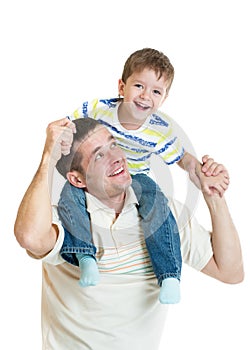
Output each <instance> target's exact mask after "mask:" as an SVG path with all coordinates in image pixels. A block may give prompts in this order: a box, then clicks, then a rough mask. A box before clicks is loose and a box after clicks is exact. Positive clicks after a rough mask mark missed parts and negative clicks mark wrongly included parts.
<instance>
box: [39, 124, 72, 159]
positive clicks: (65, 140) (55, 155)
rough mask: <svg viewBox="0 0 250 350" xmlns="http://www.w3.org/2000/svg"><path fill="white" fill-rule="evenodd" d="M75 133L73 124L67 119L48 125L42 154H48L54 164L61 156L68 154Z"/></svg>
mask: <svg viewBox="0 0 250 350" xmlns="http://www.w3.org/2000/svg"><path fill="white" fill-rule="evenodd" d="M75 132H76V128H75V124H74V123H72V122H71V121H70V120H69V119H68V118H63V119H59V120H56V121H54V122H52V123H50V124H49V125H48V126H47V129H46V134H47V138H46V142H45V146H44V154H49V156H50V157H51V159H53V160H54V161H55V162H57V161H58V160H59V159H60V158H61V156H62V154H63V155H67V154H69V152H70V148H71V145H72V141H73V134H74V133H75Z"/></svg>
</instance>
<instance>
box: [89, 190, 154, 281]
mask: <svg viewBox="0 0 250 350" xmlns="http://www.w3.org/2000/svg"><path fill="white" fill-rule="evenodd" d="M86 200H87V210H88V212H89V213H90V216H91V229H92V237H93V241H94V244H95V246H96V248H97V254H96V258H97V263H98V268H99V271H100V272H101V273H108V274H129V275H130V274H140V275H145V274H148V275H152V274H153V269H152V265H151V262H150V258H149V255H148V251H147V248H146V244H145V240H144V234H143V231H142V228H141V224H140V221H141V218H140V216H139V214H138V210H137V207H136V204H137V199H136V196H135V194H134V191H133V190H132V188H131V187H129V189H128V190H127V192H126V199H125V204H124V208H123V210H122V212H121V213H120V214H119V216H118V217H117V218H116V213H115V211H114V210H113V209H111V208H107V207H106V206H105V205H104V204H103V203H102V202H100V201H99V200H98V199H97V198H95V197H94V196H92V195H91V194H89V193H87V192H86ZM96 223H98V224H96Z"/></svg>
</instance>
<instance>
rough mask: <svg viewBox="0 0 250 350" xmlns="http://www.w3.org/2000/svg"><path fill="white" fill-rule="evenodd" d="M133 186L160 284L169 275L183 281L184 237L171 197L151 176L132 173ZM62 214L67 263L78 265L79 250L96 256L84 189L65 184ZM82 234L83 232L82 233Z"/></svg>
mask: <svg viewBox="0 0 250 350" xmlns="http://www.w3.org/2000/svg"><path fill="white" fill-rule="evenodd" d="M132 180H133V181H132V187H133V190H134V192H135V194H136V197H137V200H138V203H139V206H138V211H139V214H140V216H141V218H142V220H141V225H142V229H143V232H144V237H145V242H146V246H147V250H148V253H149V256H150V259H151V263H152V267H153V270H154V273H155V275H156V277H157V280H158V284H159V285H160V286H161V283H162V281H163V280H164V279H165V278H168V277H173V278H177V279H178V280H180V277H181V267H182V258H181V250H180V237H179V232H178V227H177V224H176V221H175V218H174V216H173V214H172V212H171V210H170V209H169V206H168V200H167V198H166V197H165V195H164V194H163V192H162V191H161V190H160V188H159V186H158V185H157V184H156V183H155V182H154V181H153V180H152V179H151V178H150V177H148V176H147V175H145V174H137V175H134V176H132ZM58 215H59V218H60V220H61V222H62V225H63V227H64V231H65V238H64V242H63V246H62V248H61V251H60V254H61V256H62V257H63V258H64V260H66V261H67V262H69V263H71V264H73V265H76V266H78V265H79V263H78V260H77V258H76V253H82V254H88V255H92V256H93V257H95V254H96V247H95V246H94V244H93V241H92V235H91V229H90V217H89V213H88V212H87V210H86V198H85V192H84V190H83V189H79V188H76V187H74V186H72V185H71V184H70V183H69V182H68V181H67V182H66V183H65V185H64V187H63V190H62V192H61V196H60V199H59V203H58ZM79 233H80V234H79Z"/></svg>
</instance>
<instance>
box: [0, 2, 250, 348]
mask: <svg viewBox="0 0 250 350" xmlns="http://www.w3.org/2000/svg"><path fill="white" fill-rule="evenodd" d="M0 30H1V56H0V77H1V78H0V86H1V102H0V108H1V120H2V121H1V125H2V126H1V135H2V137H1V138H0V143H1V144H0V146H1V156H2V157H1V181H0V186H1V188H0V190H1V211H0V213H1V222H2V230H1V244H2V252H1V257H2V259H1V261H2V263H1V274H0V276H1V299H0V309H1V313H0V319H1V321H2V323H1V324H2V327H3V328H2V332H1V343H2V344H6V345H5V347H6V348H7V349H14V348H17V347H18V348H19V349H25V350H34V349H41V339H40V296H41V263H40V262H38V261H33V260H32V259H30V258H29V257H28V256H27V255H26V253H25V251H24V250H23V249H21V248H20V247H19V245H18V244H17V242H16V240H15V238H14V234H13V225H14V221H15V216H16V212H17V208H18V205H19V203H20V201H21V198H22V196H23V194H24V191H25V190H26V188H27V186H28V184H29V183H30V181H31V179H32V177H33V175H34V172H35V170H36V168H37V166H38V164H39V161H40V157H41V151H42V148H43V142H44V139H45V129H46V126H47V124H48V123H49V122H50V121H52V120H56V119H59V118H61V117H64V116H65V115H67V114H69V113H71V112H72V111H73V110H74V109H75V108H76V107H78V106H79V105H80V104H81V102H82V101H83V100H86V99H89V98H95V97H112V96H116V95H117V81H118V78H120V76H121V72H122V68H123V64H124V62H125V59H126V58H127V57H128V56H129V55H130V54H131V53H132V52H133V51H135V50H137V49H141V48H143V47H153V48H156V49H158V50H161V51H163V52H164V53H165V54H166V55H167V56H169V58H170V60H171V62H172V63H173V65H174V67H175V71H176V75H175V79H174V83H173V85H172V88H171V91H170V95H169V97H168V99H167V100H166V102H165V104H164V106H163V107H162V110H163V111H165V112H166V113H167V114H169V115H170V116H171V117H172V118H174V119H175V120H176V121H177V122H178V124H180V125H181V127H182V128H183V130H184V131H185V133H186V134H187V135H188V138H189V139H190V140H191V141H192V144H193V146H194V149H195V152H196V154H197V157H198V158H199V159H200V158H201V156H202V155H203V154H206V153H208V154H210V155H212V156H213V157H214V158H215V159H216V160H217V161H218V162H222V163H224V164H225V165H226V167H227V168H228V170H229V173H230V177H231V185H230V188H229V190H228V191H227V193H226V198H227V200H228V205H229V207H230V210H231V213H232V216H233V219H234V222H235V224H236V226H237V228H238V231H239V235H240V239H241V243H242V248H243V254H244V261H245V271H246V277H245V281H244V282H243V283H242V284H240V285H234V286H230V285H225V284H223V283H220V282H218V281H215V280H213V279H211V278H209V277H207V276H204V275H202V274H201V273H198V272H195V271H193V270H192V269H190V268H188V267H186V266H185V267H184V269H183V274H182V275H183V277H182V283H181V287H182V300H181V303H180V304H178V305H175V306H171V307H170V309H169V314H168V317H167V321H166V326H165V331H164V334H163V337H162V342H161V347H160V350H163V349H177V350H179V349H182V348H184V347H186V348H191V347H192V349H193V350H198V349H201V348H202V349H203V350H207V349H211V348H212V349H215V350H217V349H222V348H223V349H228V350H231V349H235V348H237V349H241V350H249V346H250V342H249V336H248V333H247V332H249V312H250V303H249V286H250V283H249V272H250V268H249V266H250V258H249V256H250V254H249V249H250V238H249V236H250V234H249V223H248V218H249V195H250V191H249V161H248V153H249V152H248V141H249V132H248V128H249V127H248V119H249V117H250V107H249V81H250V69H249V61H250V53H249V33H250V24H249V6H248V1H247V0H246V1H244V0H237V1H232V0H210V1H202V0H190V1H185V0H179V1H178V0H177V1H174V0H173V1H168V0H165V1H164V0H162V1H161V0H155V1H148V0H144V1H142V0H138V1H131V0H127V1H124V2H119V1H117V2H114V1H111V0H108V1H101V0H99V1H98V0H91V1H83V0H71V1H65V0H60V1H59V0H50V1H48V0H43V1H37V0H32V1H31V0H23V1H18V0H9V1H5V2H1V5H0ZM155 164H156V165H155V166H156V171H157V172H158V173H161V174H162V175H161V179H160V182H161V184H162V185H163V186H166V179H167V181H169V179H170V180H171V186H173V188H172V190H171V191H172V193H173V194H174V196H175V197H177V199H180V200H184V201H185V188H186V184H185V181H187V180H186V177H185V174H184V173H183V172H182V171H181V170H179V169H177V167H175V166H173V167H172V169H171V170H170V171H171V174H169V170H167V168H166V167H164V168H161V167H162V164H160V163H159V162H157V161H156V163H155ZM158 167H159V168H158ZM165 171H166V179H165V178H164V172H165ZM167 171H168V172H167ZM195 215H196V216H197V218H198V219H199V221H200V222H201V223H202V224H203V226H205V227H208V228H210V222H209V218H208V213H207V211H206V208H205V205H204V202H203V200H202V198H200V199H199V203H198V208H197V210H196V212H195ZM225 234H226V233H225ZM98 350H99V349H98ZM152 350H155V349H152Z"/></svg>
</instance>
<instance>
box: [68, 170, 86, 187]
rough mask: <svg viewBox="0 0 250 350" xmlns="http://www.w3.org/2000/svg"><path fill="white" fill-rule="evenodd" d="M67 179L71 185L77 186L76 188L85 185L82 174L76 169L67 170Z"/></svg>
mask: <svg viewBox="0 0 250 350" xmlns="http://www.w3.org/2000/svg"><path fill="white" fill-rule="evenodd" d="M67 179H68V181H69V182H70V183H71V185H73V186H75V187H78V188H84V187H86V182H85V179H84V176H83V175H82V174H80V173H79V172H78V171H69V172H68V173H67Z"/></svg>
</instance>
